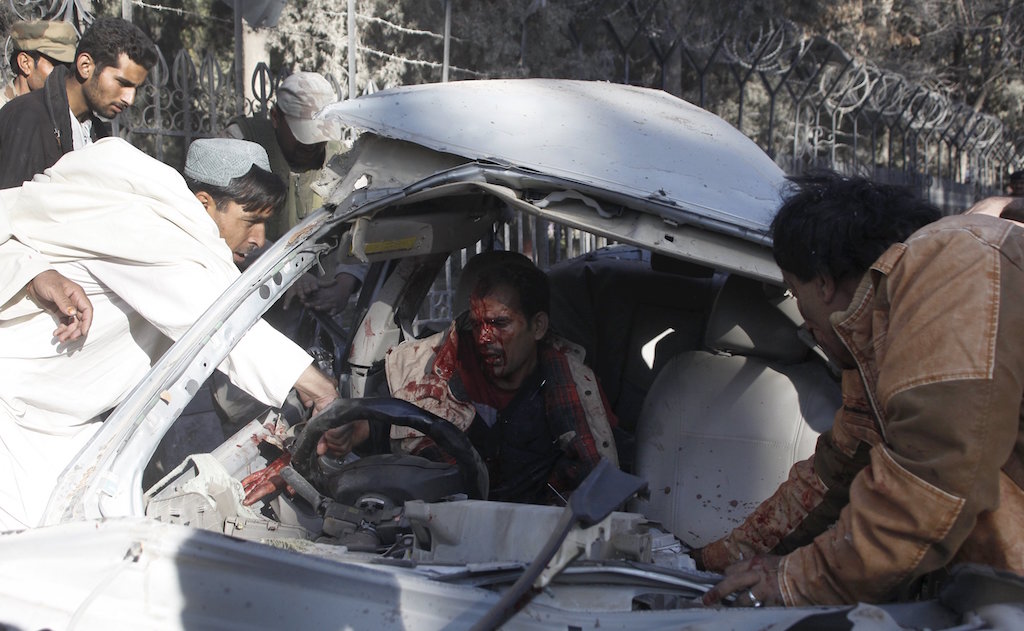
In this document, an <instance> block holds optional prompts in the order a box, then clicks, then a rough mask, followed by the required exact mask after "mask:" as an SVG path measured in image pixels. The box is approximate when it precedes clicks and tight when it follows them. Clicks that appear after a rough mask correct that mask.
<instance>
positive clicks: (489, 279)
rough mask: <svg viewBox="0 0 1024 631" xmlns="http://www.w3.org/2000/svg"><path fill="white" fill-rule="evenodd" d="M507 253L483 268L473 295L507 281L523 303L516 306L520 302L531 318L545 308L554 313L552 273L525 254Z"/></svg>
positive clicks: (528, 317) (525, 312) (506, 283)
mask: <svg viewBox="0 0 1024 631" xmlns="http://www.w3.org/2000/svg"><path fill="white" fill-rule="evenodd" d="M503 254H507V257H506V258H504V259H503V260H502V261H501V262H500V263H498V264H495V265H492V266H490V267H488V268H486V269H484V270H482V271H481V272H480V277H479V278H478V280H477V281H476V285H475V286H474V288H473V296H475V297H477V298H482V297H484V296H486V295H487V294H489V293H491V291H493V290H494V289H495V288H497V287H500V286H502V285H507V286H509V287H511V288H512V289H513V290H515V292H516V294H517V295H518V296H519V304H518V305H515V306H518V308H519V310H520V311H522V313H523V315H524V316H526V319H527V320H529V319H530V318H532V317H533V316H534V315H536V314H537V313H539V312H541V311H543V312H544V313H550V311H551V287H550V284H549V283H548V275H547V274H545V273H544V272H542V271H541V270H540V269H539V268H538V267H537V266H536V265H534V264H533V261H531V260H530V259H529V258H527V257H526V256H524V255H522V254H516V253H512V252H508V253H503ZM477 256H482V255H479V254H478V255H477ZM471 260H472V259H471ZM509 306H513V305H509Z"/></svg>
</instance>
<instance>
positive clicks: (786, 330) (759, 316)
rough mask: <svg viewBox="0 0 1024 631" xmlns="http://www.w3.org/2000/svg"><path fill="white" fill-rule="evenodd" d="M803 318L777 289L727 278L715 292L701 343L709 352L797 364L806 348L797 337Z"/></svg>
mask: <svg viewBox="0 0 1024 631" xmlns="http://www.w3.org/2000/svg"><path fill="white" fill-rule="evenodd" d="M802 324H803V318H802V317H801V316H800V312H799V311H798V310H797V308H796V300H794V299H793V297H792V296H790V295H788V294H786V293H785V291H784V290H783V289H782V288H781V287H775V286H772V285H768V284H766V283H763V282H760V281H756V280H752V279H749V278H745V277H743V276H737V275H735V274H733V275H730V276H729V277H728V278H726V279H725V283H723V285H722V288H721V289H720V290H719V291H718V296H717V297H716V298H715V302H714V304H713V305H712V306H711V313H710V314H709V315H708V327H707V332H706V333H705V336H704V342H705V344H707V346H708V347H709V348H711V349H713V350H717V351H724V352H728V353H733V354H736V355H748V356H753V357H762V358H764V359H768V360H771V361H781V362H787V363H792V362H798V361H801V360H803V359H804V358H805V357H806V356H807V353H808V352H809V351H810V348H809V347H808V346H807V345H806V344H804V343H803V342H802V341H801V340H800V338H799V337H798V335H797V331H798V329H799V327H800V326H801V325H802Z"/></svg>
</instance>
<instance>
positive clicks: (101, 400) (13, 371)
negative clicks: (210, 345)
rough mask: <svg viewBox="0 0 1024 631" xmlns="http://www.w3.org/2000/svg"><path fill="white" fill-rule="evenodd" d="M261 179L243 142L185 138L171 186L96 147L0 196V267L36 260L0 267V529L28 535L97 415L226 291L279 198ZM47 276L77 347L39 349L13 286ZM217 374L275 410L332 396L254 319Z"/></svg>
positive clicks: (308, 365) (141, 163)
mask: <svg viewBox="0 0 1024 631" xmlns="http://www.w3.org/2000/svg"><path fill="white" fill-rule="evenodd" d="M269 166H270V165H269V162H268V160H267V156H266V153H265V152H264V151H263V150H262V149H261V148H260V147H259V146H258V145H255V144H253V143H248V142H244V141H239V140H229V139H206V140H197V141H195V142H194V143H192V146H191V147H190V148H189V151H188V157H187V160H186V164H185V170H184V171H185V177H184V178H183V177H182V176H181V175H179V174H178V172H177V171H175V170H174V169H172V168H170V167H168V166H167V165H165V164H163V163H161V162H159V161H157V160H154V159H153V158H150V157H149V156H147V155H145V154H144V153H142V152H140V151H139V150H137V149H135V148H134V147H132V146H131V145H130V144H128V143H127V142H125V141H123V140H121V139H119V138H108V139H104V140H101V141H98V142H96V143H94V144H92V145H90V146H89V147H86V148H84V149H82V150H79V151H74V152H71V153H69V154H67V155H66V156H64V157H63V158H62V159H61V160H60V161H58V162H57V163H56V164H55V165H54V166H53V167H51V168H50V169H48V170H47V171H46V172H45V173H44V174H42V175H40V176H39V177H38V178H36V179H35V180H33V181H31V182H26V183H25V184H23V185H22V186H20V187H18V188H13V189H8V190H5V191H0V203H2V204H3V205H4V207H5V208H6V209H7V220H8V223H9V238H8V240H7V241H6V242H3V243H2V244H0V258H2V257H5V256H7V255H9V254H10V252H11V249H12V248H13V249H14V252H15V253H17V252H18V251H19V250H18V249H19V248H20V249H22V250H28V251H29V252H30V253H32V256H34V257H35V260H34V261H33V259H32V257H28V256H26V257H25V258H26V260H25V261H23V264H22V265H20V266H18V267H17V269H16V270H11V269H6V268H5V269H3V270H0V281H2V282H0V305H4V306H3V308H0V383H3V384H4V387H3V388H2V389H0V531H2V530H5V529H9V528H23V527H32V526H35V525H37V524H38V523H39V520H40V518H41V516H42V513H43V510H44V508H45V506H46V503H47V500H48V498H49V495H50V494H51V492H52V491H53V488H54V485H55V483H56V480H57V477H58V475H59V474H60V472H61V471H62V470H63V469H64V467H65V466H66V465H67V464H68V463H69V461H70V460H71V459H72V458H73V457H74V455H75V454H76V453H77V452H78V450H79V449H81V447H82V446H83V445H84V444H85V443H86V441H87V440H88V439H89V438H90V437H91V436H92V435H93V434H94V433H95V431H96V430H97V428H98V426H99V423H100V420H99V419H100V418H101V417H102V415H103V414H104V413H105V412H106V411H107V410H110V409H111V408H113V407H114V406H115V405H117V404H118V403H119V402H120V401H121V400H122V399H124V398H125V397H126V396H127V395H128V393H129V392H130V391H131V390H132V388H133V387H134V386H135V385H136V384H137V383H138V382H139V380H140V379H141V378H142V377H143V376H144V375H145V374H146V373H147V372H148V371H149V369H150V368H151V366H152V365H153V364H154V363H155V362H156V361H157V360H158V359H159V358H160V356H161V355H162V354H163V353H164V351H166V350H167V348H168V347H169V346H170V345H171V343H172V342H173V341H174V340H177V339H178V338H179V337H180V336H181V335H182V334H183V333H184V332H185V331H186V330H187V329H188V328H189V327H190V326H191V325H192V324H193V323H194V322H195V321H196V320H197V319H198V318H199V316H201V315H202V314H203V312H204V311H206V309H207V308H208V307H209V306H210V305H211V304H212V303H213V302H214V301H215V300H216V299H217V297H218V296H220V295H221V294H222V293H223V292H224V290H225V289H227V287H228V286H229V285H230V284H231V283H232V282H234V280H235V279H237V278H238V275H239V271H238V268H237V267H236V264H237V263H238V262H240V261H244V259H245V258H246V257H247V256H248V255H249V254H250V253H251V252H252V251H253V250H254V249H256V248H258V247H259V246H261V245H262V244H263V241H264V238H265V237H264V223H265V222H266V220H267V219H269V218H270V217H272V216H273V214H274V212H275V211H276V210H277V209H278V207H279V206H280V202H281V200H282V199H283V196H284V187H283V184H282V183H281V182H280V180H278V178H277V177H275V176H274V175H273V173H271V172H270V171H269ZM0 238H2V235H0ZM45 266H49V267H51V268H53V269H55V270H56V271H58V272H60V273H61V274H63V275H64V276H66V277H67V278H69V279H70V280H71V281H74V282H77V283H79V284H80V285H81V286H82V287H84V288H85V290H86V293H87V294H88V297H89V298H90V299H91V301H92V304H93V309H94V318H93V323H92V328H91V329H90V330H89V333H88V335H86V336H85V337H83V338H79V339H78V340H76V341H74V342H71V343H67V344H55V343H54V342H52V341H51V339H50V336H49V335H48V333H49V331H50V330H51V329H52V328H53V317H52V316H50V315H49V314H48V313H47V312H45V311H44V310H43V309H42V308H41V307H40V306H39V305H38V304H37V303H35V302H34V301H33V300H32V299H31V298H30V297H29V296H28V295H27V294H26V292H25V291H24V289H20V288H23V287H24V286H25V283H26V282H28V281H29V280H30V279H31V278H33V277H34V276H35V274H36V273H37V272H38V270H39V268H41V267H45ZM218 368H219V369H220V370H221V371H222V372H224V373H225V374H226V375H227V376H228V377H229V378H230V379H231V380H232V382H234V383H235V384H236V385H238V386H239V387H241V388H242V389H244V390H245V391H247V392H248V393H249V394H251V395H252V396H254V397H256V398H257V399H259V400H261V401H263V402H265V403H266V404H269V405H273V406H275V407H276V406H280V405H281V403H282V402H283V400H284V399H285V397H286V395H287V394H288V392H289V390H290V389H291V388H293V387H294V388H295V389H296V390H297V391H298V392H299V395H300V397H301V398H302V400H303V402H304V403H305V404H306V405H307V406H312V407H313V409H314V411H319V410H320V409H322V408H323V407H324V406H325V405H327V404H328V403H329V402H330V401H332V400H334V399H335V398H337V390H336V388H335V384H334V382H333V381H332V380H331V379H330V378H328V377H326V376H325V375H323V374H322V373H320V372H319V371H318V370H317V369H316V368H315V367H314V365H313V363H312V358H311V357H310V356H309V355H308V354H306V353H305V352H304V351H303V350H302V349H300V348H299V347H297V346H296V345H295V344H293V343H292V342H290V341H289V340H288V339H286V338H285V337H284V336H282V335H281V334H279V333H278V332H277V331H275V330H274V329H273V328H272V327H270V326H269V325H267V324H266V323H264V322H262V321H257V322H256V323H255V324H254V325H253V327H252V328H251V329H250V330H249V331H248V332H247V333H246V334H245V336H244V337H243V338H242V340H241V341H240V342H239V343H238V345H237V346H236V347H235V348H234V349H233V350H232V351H231V353H230V354H229V355H228V357H227V359H226V360H225V361H224V363H222V364H221V365H220V366H219V367H218Z"/></svg>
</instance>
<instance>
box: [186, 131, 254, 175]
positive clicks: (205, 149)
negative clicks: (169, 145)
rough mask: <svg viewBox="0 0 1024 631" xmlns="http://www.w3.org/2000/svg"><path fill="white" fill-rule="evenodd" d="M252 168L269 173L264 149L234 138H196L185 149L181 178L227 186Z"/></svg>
mask: <svg viewBox="0 0 1024 631" xmlns="http://www.w3.org/2000/svg"><path fill="white" fill-rule="evenodd" d="M254 166H258V167H259V168H261V169H263V170H264V171H270V158H268V157H267V150H266V149H264V148H263V147H261V146H260V145H258V144H256V143H254V142H249V141H248V140H238V139H235V138H199V139H196V140H193V141H192V144H191V145H189V147H188V156H186V158H185V176H186V177H190V178H192V179H193V180H196V181H198V182H203V183H204V184H212V185H214V186H227V185H228V184H230V183H231V180H233V179H235V178H236V177H241V176H243V175H245V174H246V173H248V172H249V170H250V169H252V167H254Z"/></svg>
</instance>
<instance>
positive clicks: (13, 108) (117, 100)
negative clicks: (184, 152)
mask: <svg viewBox="0 0 1024 631" xmlns="http://www.w3.org/2000/svg"><path fill="white" fill-rule="evenodd" d="M156 61H157V52H156V47H155V46H154V45H153V42H152V41H151V40H150V39H149V37H147V36H146V35H145V34H144V33H143V32H142V31H140V30H139V28H138V27H136V26H135V25H133V24H131V23H130V22H126V21H125V20H121V19H119V18H101V19H99V20H97V21H96V22H95V23H94V24H93V25H92V26H91V27H90V28H89V30H87V31H86V32H85V33H84V34H83V35H82V39H81V40H80V41H79V42H78V49H77V50H76V51H75V60H74V63H73V64H72V67H71V68H70V69H68V68H64V67H58V68H55V69H54V71H53V72H52V73H51V74H50V76H49V77H48V78H47V80H46V84H45V85H44V86H43V89H42V90H36V91H34V92H30V93H29V94H25V95H22V96H19V97H18V98H16V99H14V100H13V101H11V102H10V103H8V104H7V105H6V106H5V107H4V108H3V109H2V110H0V188H10V187H13V186H19V185H21V183H22V182H25V181H27V180H31V179H32V176H34V175H35V174H37V173H42V172H43V171H45V170H46V169H48V168H49V167H51V166H53V164H54V163H55V162H56V161H57V160H58V159H59V158H60V157H61V156H62V155H64V154H65V153H68V152H69V151H72V150H74V149H80V148H81V147H83V146H85V145H86V144H88V143H90V142H92V141H93V140H95V139H97V138H102V137H104V136H108V135H109V134H110V131H109V128H108V126H107V123H106V121H109V120H111V119H113V118H114V117H116V116H117V115H118V114H120V113H121V111H122V110H125V109H127V108H128V107H129V106H131V104H132V102H133V101H134V100H135V91H136V89H137V88H138V87H139V86H140V85H141V84H142V82H143V81H145V80H146V76H147V74H148V73H149V69H150V68H152V67H153V65H154V64H156Z"/></svg>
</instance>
